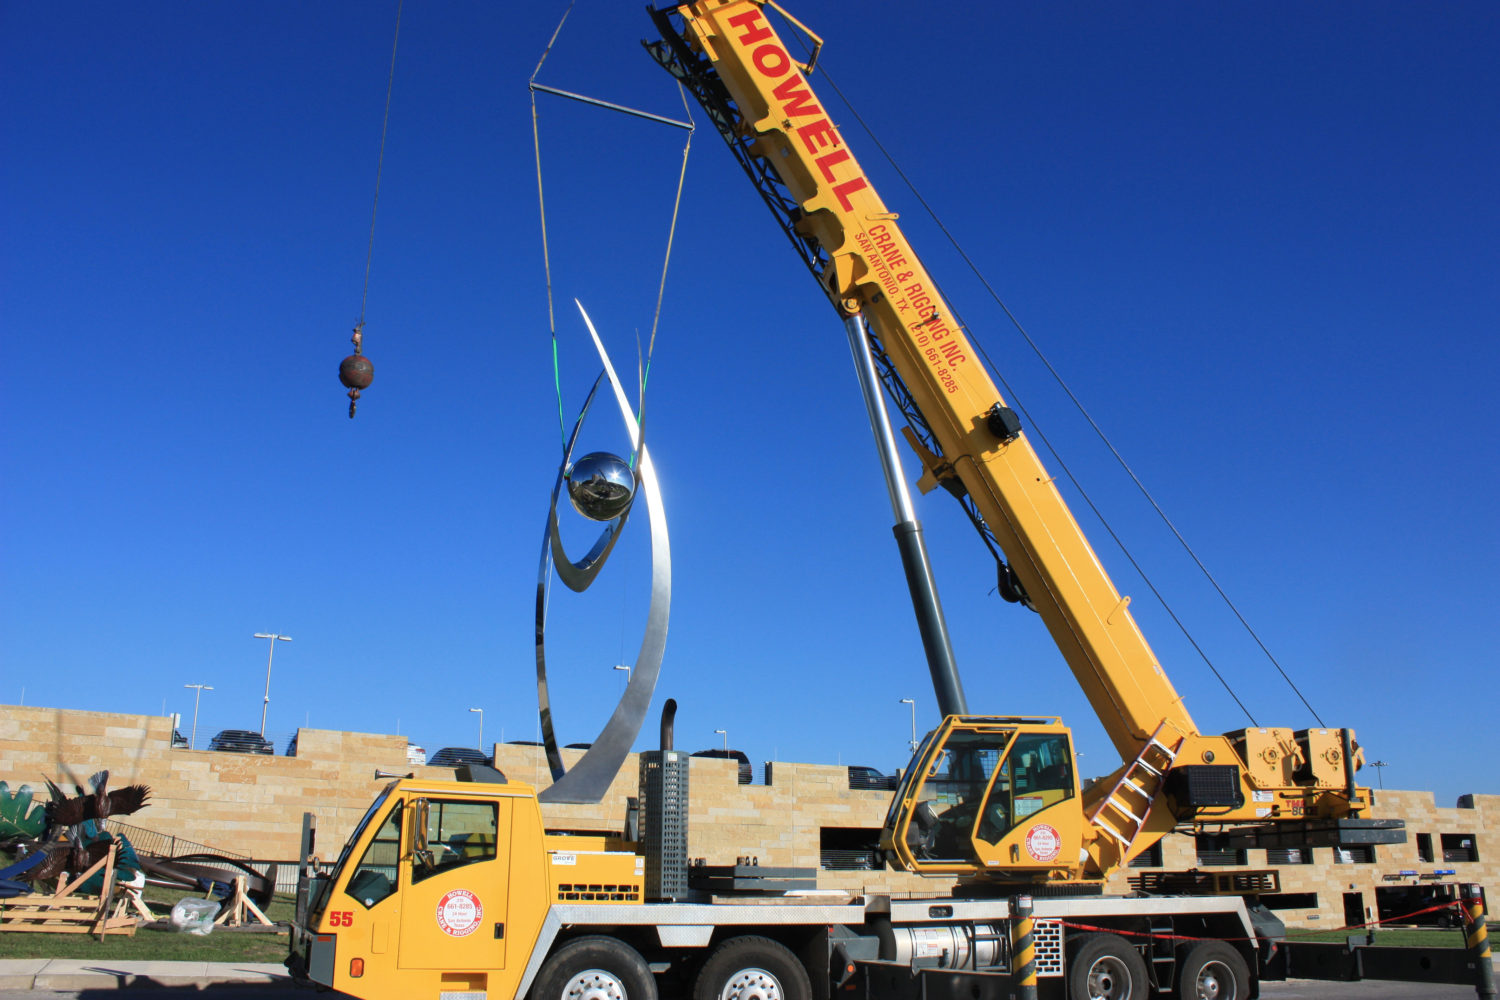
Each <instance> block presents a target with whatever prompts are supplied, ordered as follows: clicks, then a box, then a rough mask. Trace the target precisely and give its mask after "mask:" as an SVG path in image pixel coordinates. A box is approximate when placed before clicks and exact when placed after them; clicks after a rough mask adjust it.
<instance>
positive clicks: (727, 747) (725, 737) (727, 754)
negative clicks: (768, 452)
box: [714, 729, 729, 757]
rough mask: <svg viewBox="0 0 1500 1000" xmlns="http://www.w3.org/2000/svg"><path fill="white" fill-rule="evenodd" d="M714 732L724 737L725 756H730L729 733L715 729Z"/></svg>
mask: <svg viewBox="0 0 1500 1000" xmlns="http://www.w3.org/2000/svg"><path fill="white" fill-rule="evenodd" d="M714 732H716V733H718V734H719V735H720V736H722V737H724V756H726V757H727V756H729V731H728V730H726V729H715V730H714Z"/></svg>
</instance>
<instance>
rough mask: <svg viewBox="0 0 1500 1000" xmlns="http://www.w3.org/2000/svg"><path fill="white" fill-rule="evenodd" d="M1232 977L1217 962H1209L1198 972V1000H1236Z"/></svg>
mask: <svg viewBox="0 0 1500 1000" xmlns="http://www.w3.org/2000/svg"><path fill="white" fill-rule="evenodd" d="M1233 982H1234V977H1232V976H1231V975H1229V970H1228V969H1226V968H1225V967H1224V966H1223V965H1222V964H1220V963H1218V962H1209V963H1208V964H1207V965H1205V966H1204V967H1203V968H1202V969H1200V970H1198V1000H1238V998H1237V997H1235V995H1234V993H1233V987H1232V986H1231V985H1230V984H1232V983H1233Z"/></svg>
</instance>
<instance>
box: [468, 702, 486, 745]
mask: <svg viewBox="0 0 1500 1000" xmlns="http://www.w3.org/2000/svg"><path fill="white" fill-rule="evenodd" d="M469 711H471V712H478V713H479V752H480V753H484V709H482V708H471V709H469Z"/></svg>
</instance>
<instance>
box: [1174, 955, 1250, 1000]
mask: <svg viewBox="0 0 1500 1000" xmlns="http://www.w3.org/2000/svg"><path fill="white" fill-rule="evenodd" d="M1177 995H1178V996H1179V997H1181V998H1182V1000H1245V998H1246V997H1248V996H1249V995H1250V966H1249V965H1247V964H1246V963H1245V958H1244V956H1243V955H1241V954H1240V953H1239V952H1237V951H1235V950H1234V949H1233V948H1231V947H1230V946H1229V945H1227V944H1225V943H1224V942H1223V941H1199V942H1198V943H1197V944H1195V945H1193V947H1192V948H1190V949H1188V953H1187V958H1186V959H1184V960H1183V963H1182V967H1181V969H1179V970H1178V980H1177Z"/></svg>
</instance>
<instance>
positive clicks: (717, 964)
mask: <svg viewBox="0 0 1500 1000" xmlns="http://www.w3.org/2000/svg"><path fill="white" fill-rule="evenodd" d="M693 1000H812V982H811V980H809V979H808V976H807V970H806V969H805V968H803V966H802V963H801V962H799V961H798V960H797V956H796V955H793V954H792V952H791V949H790V948H788V947H787V946H786V945H784V944H782V943H780V942H779V941H772V940H771V939H770V938H764V937H737V938H730V939H729V940H728V941H725V942H724V943H723V944H721V945H719V946H718V947H717V948H715V949H714V952H713V954H712V955H710V956H709V957H708V961H706V962H704V963H703V968H702V969H701V970H700V971H699V973H698V980H697V982H695V983H694V984H693Z"/></svg>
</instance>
